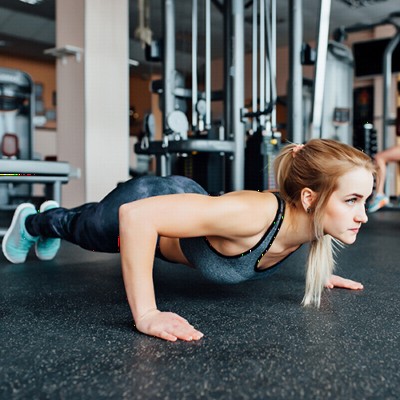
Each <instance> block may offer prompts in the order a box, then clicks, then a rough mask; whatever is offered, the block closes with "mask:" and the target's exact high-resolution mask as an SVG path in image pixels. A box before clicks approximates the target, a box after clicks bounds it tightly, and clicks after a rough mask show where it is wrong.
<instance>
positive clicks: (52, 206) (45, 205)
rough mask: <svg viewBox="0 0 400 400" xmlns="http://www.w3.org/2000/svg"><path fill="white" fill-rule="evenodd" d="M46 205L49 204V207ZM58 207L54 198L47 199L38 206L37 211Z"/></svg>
mask: <svg viewBox="0 0 400 400" xmlns="http://www.w3.org/2000/svg"><path fill="white" fill-rule="evenodd" d="M48 206H51V207H50V208H47V207H48ZM58 207H60V205H59V204H58V203H57V202H56V201H55V200H47V201H45V202H44V203H43V204H42V205H41V206H40V209H39V212H41V213H42V212H45V211H47V210H51V209H52V208H58ZM46 208H47V209H46Z"/></svg>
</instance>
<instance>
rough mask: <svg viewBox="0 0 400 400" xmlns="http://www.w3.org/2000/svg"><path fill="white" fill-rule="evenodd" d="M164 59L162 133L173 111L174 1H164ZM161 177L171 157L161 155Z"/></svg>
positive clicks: (168, 173)
mask: <svg viewBox="0 0 400 400" xmlns="http://www.w3.org/2000/svg"><path fill="white" fill-rule="evenodd" d="M163 16H164V20H163V21H164V26H163V30H164V51H163V53H164V57H163V62H164V63H163V64H164V65H163V102H162V104H163V107H162V113H163V132H165V131H166V130H167V128H168V124H167V117H168V115H169V114H170V113H171V112H172V111H174V109H175V95H174V91H175V0H164V2H163ZM159 164H160V166H159V170H160V175H161V176H167V175H170V174H171V157H170V155H169V154H167V155H162V156H161V157H160V162H159Z"/></svg>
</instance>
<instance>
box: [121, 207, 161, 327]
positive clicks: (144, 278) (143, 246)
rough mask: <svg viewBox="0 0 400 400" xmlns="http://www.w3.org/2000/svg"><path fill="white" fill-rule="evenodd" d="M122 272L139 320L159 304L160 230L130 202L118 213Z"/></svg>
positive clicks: (129, 297) (129, 300) (136, 318)
mask: <svg viewBox="0 0 400 400" xmlns="http://www.w3.org/2000/svg"><path fill="white" fill-rule="evenodd" d="M119 222H120V252H121V264H122V274H123V279H124V284H125V290H126V294H127V297H128V302H129V306H130V308H131V311H132V315H133V318H134V320H135V321H136V322H137V320H138V319H140V318H141V317H142V316H143V315H145V314H146V313H148V312H149V311H151V310H155V309H156V308H157V305H156V300H155V294H154V285H153V263H154V251H155V247H156V242H157V232H156V231H155V230H154V228H152V227H151V226H149V225H148V224H146V222H145V221H144V218H143V216H140V215H138V213H137V212H135V210H134V209H133V208H131V207H129V204H128V205H126V206H122V207H121V208H120V213H119Z"/></svg>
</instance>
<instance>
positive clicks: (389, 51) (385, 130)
mask: <svg viewBox="0 0 400 400" xmlns="http://www.w3.org/2000/svg"><path fill="white" fill-rule="evenodd" d="M399 17H400V12H395V13H392V14H390V15H389V16H388V18H385V19H383V20H382V21H378V22H376V23H374V24H358V25H354V26H350V27H341V28H339V29H338V30H337V31H336V32H335V36H336V37H342V38H344V37H345V36H346V34H347V33H351V32H360V31H363V30H367V29H372V28H375V27H377V26H380V25H387V24H390V25H393V26H394V27H395V29H396V33H395V35H394V36H393V37H392V38H391V40H390V41H389V43H388V45H387V47H386V49H385V52H384V56H383V60H382V65H383V67H382V69H383V93H382V98H383V113H382V142H381V143H382V148H383V149H387V148H389V147H392V146H394V145H395V144H396V140H395V135H392V134H390V132H389V127H390V126H391V125H395V120H391V119H389V114H390V110H389V106H390V96H391V90H392V87H391V86H392V55H393V52H394V50H395V49H396V47H397V46H398V44H399V43H400V25H399V24H398V22H397V21H396V18H399ZM394 167H395V166H394V165H391V164H389V165H388V168H387V173H386V183H385V193H387V194H389V195H391V194H392V193H393V192H394V182H395V169H394Z"/></svg>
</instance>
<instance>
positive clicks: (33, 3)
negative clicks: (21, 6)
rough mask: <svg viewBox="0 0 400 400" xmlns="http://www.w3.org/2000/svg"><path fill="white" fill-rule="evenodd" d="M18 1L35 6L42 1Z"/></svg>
mask: <svg viewBox="0 0 400 400" xmlns="http://www.w3.org/2000/svg"><path fill="white" fill-rule="evenodd" d="M19 1H22V2H23V3H27V4H32V5H35V4H39V3H41V2H42V1H43V0H19Z"/></svg>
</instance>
